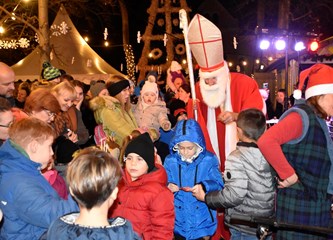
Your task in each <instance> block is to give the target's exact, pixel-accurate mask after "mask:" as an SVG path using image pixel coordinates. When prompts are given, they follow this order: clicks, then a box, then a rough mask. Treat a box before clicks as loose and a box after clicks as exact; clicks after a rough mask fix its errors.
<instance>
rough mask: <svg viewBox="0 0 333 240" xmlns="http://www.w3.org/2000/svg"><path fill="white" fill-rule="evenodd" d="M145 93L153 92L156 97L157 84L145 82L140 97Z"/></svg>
mask: <svg viewBox="0 0 333 240" xmlns="http://www.w3.org/2000/svg"><path fill="white" fill-rule="evenodd" d="M146 92H153V93H155V95H156V96H158V87H157V83H153V82H149V81H145V84H144V85H143V87H142V90H141V95H143V94H144V93H146Z"/></svg>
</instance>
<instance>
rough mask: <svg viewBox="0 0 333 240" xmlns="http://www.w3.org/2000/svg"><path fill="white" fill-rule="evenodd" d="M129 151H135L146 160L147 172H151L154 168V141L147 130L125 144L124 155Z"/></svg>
mask: <svg viewBox="0 0 333 240" xmlns="http://www.w3.org/2000/svg"><path fill="white" fill-rule="evenodd" d="M130 153H136V154H138V155H139V156H140V157H142V158H143V159H144V160H145V161H146V163H147V165H148V172H151V171H152V170H153V169H154V168H155V149H154V143H153V142H152V140H151V138H150V136H149V134H148V133H147V132H146V133H143V134H141V135H139V136H138V137H136V138H134V139H133V140H132V141H131V142H130V143H129V144H128V145H127V147H126V149H125V157H127V155H128V154H130Z"/></svg>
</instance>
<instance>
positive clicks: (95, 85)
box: [90, 81, 106, 97]
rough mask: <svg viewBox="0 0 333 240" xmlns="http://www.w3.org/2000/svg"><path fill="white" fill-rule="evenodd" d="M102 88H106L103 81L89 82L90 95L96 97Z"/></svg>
mask: <svg viewBox="0 0 333 240" xmlns="http://www.w3.org/2000/svg"><path fill="white" fill-rule="evenodd" d="M103 89H106V86H105V83H102V82H96V81H91V82H90V92H91V95H92V97H97V96H98V94H99V93H100V92H101V91H102V90H103Z"/></svg>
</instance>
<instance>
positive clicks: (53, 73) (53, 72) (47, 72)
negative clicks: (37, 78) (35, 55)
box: [42, 62, 61, 80]
mask: <svg viewBox="0 0 333 240" xmlns="http://www.w3.org/2000/svg"><path fill="white" fill-rule="evenodd" d="M60 76H61V72H60V70H59V69H58V68H55V67H52V65H51V63H49V62H44V63H43V71H42V77H43V78H44V79H46V80H53V79H55V78H58V77H60Z"/></svg>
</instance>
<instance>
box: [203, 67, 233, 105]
mask: <svg viewBox="0 0 333 240" xmlns="http://www.w3.org/2000/svg"><path fill="white" fill-rule="evenodd" d="M226 69H227V68H226ZM207 77H216V80H217V81H216V84H215V85H212V86H209V85H207V84H206V83H205V78H207ZM228 78H229V71H228V69H227V71H226V70H225V67H223V68H222V69H220V70H218V71H217V72H216V75H214V73H213V74H212V73H204V72H201V73H200V83H199V84H200V91H201V95H202V98H203V101H204V102H205V103H206V104H207V106H208V107H211V108H217V107H220V106H221V107H222V108H223V107H224V104H225V100H226V94H227V81H228Z"/></svg>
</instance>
